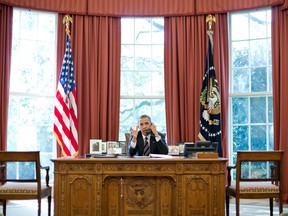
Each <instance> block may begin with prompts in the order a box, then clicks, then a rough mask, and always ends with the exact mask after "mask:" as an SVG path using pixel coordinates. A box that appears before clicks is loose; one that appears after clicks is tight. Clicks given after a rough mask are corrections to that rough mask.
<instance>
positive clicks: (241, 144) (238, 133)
mask: <svg viewBox="0 0 288 216" xmlns="http://www.w3.org/2000/svg"><path fill="white" fill-rule="evenodd" d="M248 149H249V147H248V127H247V126H235V127H233V151H234V152H236V151H239V150H248Z"/></svg>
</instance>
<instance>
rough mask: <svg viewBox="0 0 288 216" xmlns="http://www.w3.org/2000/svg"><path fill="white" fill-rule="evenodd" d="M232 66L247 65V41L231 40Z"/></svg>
mask: <svg viewBox="0 0 288 216" xmlns="http://www.w3.org/2000/svg"><path fill="white" fill-rule="evenodd" d="M232 62H233V67H244V66H249V44H248V42H232Z"/></svg>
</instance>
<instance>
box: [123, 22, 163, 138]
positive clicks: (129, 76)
mask: <svg viewBox="0 0 288 216" xmlns="http://www.w3.org/2000/svg"><path fill="white" fill-rule="evenodd" d="M121 32H122V33H121V99H120V129H119V140H125V137H124V133H125V132H129V128H130V127H135V128H136V125H137V124H138V117H139V116H140V115H142V114H147V115H150V116H151V118H152V121H154V122H155V124H156V126H157V130H159V131H161V132H166V117H165V101H164V18H122V19H121Z"/></svg>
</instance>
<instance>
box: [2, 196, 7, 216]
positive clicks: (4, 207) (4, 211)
mask: <svg viewBox="0 0 288 216" xmlns="http://www.w3.org/2000/svg"><path fill="white" fill-rule="evenodd" d="M2 202H3V215H4V216H6V200H2Z"/></svg>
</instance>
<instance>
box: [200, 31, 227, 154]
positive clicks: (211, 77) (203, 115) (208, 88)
mask: <svg viewBox="0 0 288 216" xmlns="http://www.w3.org/2000/svg"><path fill="white" fill-rule="evenodd" d="M212 34H213V33H212V31H208V53H207V56H206V66H205V72H204V76H203V84H202V89H201V93H200V132H199V135H198V137H199V138H200V140H209V141H211V142H218V154H219V157H222V145H221V122H220V117H221V116H220V105H221V103H220V93H219V88H218V81H217V79H216V74H215V67H214V60H213V40H212Z"/></svg>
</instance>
